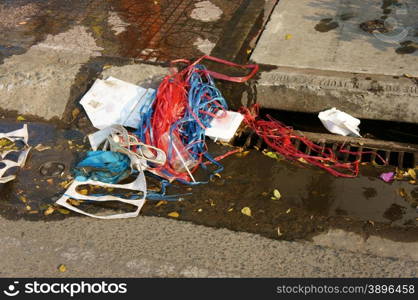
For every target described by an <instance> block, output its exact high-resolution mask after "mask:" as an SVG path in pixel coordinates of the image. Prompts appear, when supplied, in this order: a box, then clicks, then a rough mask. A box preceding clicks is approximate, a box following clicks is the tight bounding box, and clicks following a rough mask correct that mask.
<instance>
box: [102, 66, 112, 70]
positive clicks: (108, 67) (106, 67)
mask: <svg viewBox="0 0 418 300" xmlns="http://www.w3.org/2000/svg"><path fill="white" fill-rule="evenodd" d="M111 67H112V65H104V66H103V70H107V69H110V68H111Z"/></svg>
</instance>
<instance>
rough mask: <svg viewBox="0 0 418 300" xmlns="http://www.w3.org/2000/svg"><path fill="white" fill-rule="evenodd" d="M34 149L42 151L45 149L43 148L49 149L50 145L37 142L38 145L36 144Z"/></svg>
mask: <svg viewBox="0 0 418 300" xmlns="http://www.w3.org/2000/svg"><path fill="white" fill-rule="evenodd" d="M34 149H35V150H36V151H39V152H42V151H45V150H49V149H51V147H50V146H44V145H42V144H38V145H36V146H35V148H34Z"/></svg>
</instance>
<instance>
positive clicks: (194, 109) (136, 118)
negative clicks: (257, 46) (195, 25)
mask: <svg viewBox="0 0 418 300" xmlns="http://www.w3.org/2000/svg"><path fill="white" fill-rule="evenodd" d="M204 59H207V60H212V61H215V62H218V63H221V64H225V65H228V66H233V67H239V68H242V69H250V70H251V72H250V74H248V75H246V76H244V77H229V76H227V75H224V74H220V73H216V72H213V71H210V70H208V69H206V67H205V66H203V65H202V64H200V63H201V61H203V60H204ZM180 62H181V63H186V64H187V67H186V68H184V69H183V70H181V71H178V72H174V73H173V74H171V75H168V76H166V77H165V78H164V79H163V81H162V82H161V84H160V86H159V88H158V90H157V92H156V93H155V91H154V90H151V89H148V90H146V89H143V88H141V87H139V86H136V85H132V84H130V83H126V82H123V81H121V80H118V79H116V78H113V77H109V78H108V79H106V80H100V79H99V80H96V82H95V83H94V85H93V86H92V88H91V89H90V90H89V91H88V93H87V94H86V95H85V96H84V97H83V99H82V100H81V101H80V104H81V105H83V107H84V108H85V110H86V112H87V115H88V117H89V118H90V120H91V122H92V123H93V125H94V126H95V127H96V128H98V129H100V130H99V131H98V132H95V133H93V134H91V135H89V137H88V138H89V141H90V144H91V146H92V149H93V150H94V151H97V150H99V148H100V147H102V148H101V151H97V152H90V153H89V155H88V157H87V158H86V160H85V161H83V162H82V163H80V164H79V165H78V168H77V170H78V171H77V172H76V174H77V173H79V174H80V170H82V168H83V167H93V165H96V166H99V167H100V169H99V172H96V173H94V172H85V173H83V174H82V175H85V176H84V178H83V180H85V179H87V181H81V180H80V178H76V180H75V181H74V183H73V184H71V186H70V187H69V188H68V190H67V191H66V192H65V194H64V195H63V196H62V197H61V198H60V199H59V200H58V201H57V203H58V204H60V205H62V206H64V207H66V208H68V209H71V210H73V211H76V212H79V213H82V214H85V215H89V216H92V217H96V218H102V219H105V218H106V219H109V218H126V217H134V216H136V215H138V213H139V211H140V209H141V207H142V205H143V201H144V199H145V195H146V181H145V175H144V171H147V172H150V173H153V174H154V175H157V176H158V178H159V179H160V181H161V194H158V195H154V194H151V195H150V197H151V198H154V199H159V200H162V199H164V197H167V199H168V198H172V196H166V195H165V187H166V185H167V184H168V182H171V181H173V180H178V181H181V182H183V183H187V184H193V183H197V182H196V180H195V178H194V177H193V174H192V173H193V172H194V171H195V170H196V169H197V168H198V167H199V166H202V167H203V168H204V169H207V167H206V165H207V163H208V162H209V163H212V164H214V165H216V166H217V169H216V170H215V171H212V172H213V173H219V172H220V171H221V170H222V169H223V167H222V165H221V164H220V163H219V162H218V160H220V159H222V158H223V157H226V155H231V154H232V153H236V152H237V150H234V151H230V152H228V153H227V154H225V155H223V156H220V157H217V158H213V157H212V156H211V155H210V154H209V153H208V152H207V146H206V143H205V136H206V131H207V129H209V128H210V127H211V126H215V125H216V122H215V121H214V122H212V121H213V120H216V119H220V124H221V125H222V124H223V122H224V120H222V117H224V116H225V115H226V116H227V117H228V116H235V117H234V118H233V119H231V120H229V119H225V120H226V121H228V120H229V121H228V122H227V123H228V124H227V125H228V126H229V127H228V135H226V136H223V135H220V134H218V133H216V128H215V135H214V136H215V138H216V137H218V138H219V139H221V140H225V141H229V140H230V138H231V135H232V136H233V135H234V133H235V131H236V129H237V128H238V126H239V124H240V123H241V121H242V119H243V117H242V116H241V115H240V114H238V113H232V112H228V113H226V112H227V109H228V108H227V104H226V100H225V99H224V98H223V96H222V95H221V92H220V91H219V89H218V88H217V87H216V86H215V83H214V78H217V79H222V80H228V81H234V82H244V81H246V80H248V79H249V78H251V77H252V76H253V75H254V74H255V73H256V72H257V70H258V66H257V65H246V66H241V65H237V64H234V63H231V62H228V61H225V60H221V59H218V58H214V57H210V56H203V57H201V58H200V59H198V60H197V61H195V62H194V63H190V62H189V61H186V60H178V61H174V62H173V64H174V63H180ZM172 69H173V70H174V68H172ZM230 121H232V122H230ZM223 125H226V124H223ZM123 126H126V127H131V128H134V129H136V130H135V131H134V132H129V131H128V130H126V129H125V128H124V127H123ZM222 128H225V129H226V127H222ZM209 134H210V131H209ZM103 151H111V152H110V153H112V152H114V154H115V155H113V156H112V157H109V154H108V153H109V152H103ZM116 153H117V154H124V155H126V156H127V157H128V158H129V160H130V163H129V165H130V170H129V168H127V166H126V164H125V161H124V160H122V159H121V160H119V159H120V158H121V157H120V156H119V155H116ZM105 156H106V157H105ZM204 158H205V159H206V162H203V159H204ZM97 159H99V160H97ZM105 161H110V162H113V163H115V168H114V169H113V167H110V166H111V165H107V166H105V165H104V162H105ZM112 170H113V171H115V172H113V171H112ZM90 171H92V169H90ZM125 171H129V172H128V173H129V174H128V175H134V174H136V173H138V172H139V175H138V177H137V179H136V180H135V181H134V182H133V183H132V184H130V185H117V184H110V183H104V182H103V181H109V182H112V183H116V182H119V181H120V180H121V179H122V178H125V176H126V174H125V173H124V172H125ZM89 177H91V178H89ZM92 179H99V180H100V181H94V180H92ZM191 181H193V183H191ZM81 184H83V185H85V184H92V185H97V186H102V187H112V188H115V187H118V188H124V189H132V190H136V191H140V192H142V193H143V198H142V200H132V199H122V198H118V197H113V196H100V197H97V196H95V195H81V194H80V193H77V191H76V188H77V186H79V185H81ZM154 196H159V197H154ZM70 198H73V199H77V200H87V201H111V200H117V201H122V202H125V203H130V204H133V205H136V206H137V208H138V209H137V210H136V212H135V213H129V214H117V215H111V216H96V215H93V214H89V213H87V212H84V211H81V210H80V209H79V208H77V207H74V206H72V205H71V203H69V202H68V201H67V200H68V199H70ZM170 200H171V199H170Z"/></svg>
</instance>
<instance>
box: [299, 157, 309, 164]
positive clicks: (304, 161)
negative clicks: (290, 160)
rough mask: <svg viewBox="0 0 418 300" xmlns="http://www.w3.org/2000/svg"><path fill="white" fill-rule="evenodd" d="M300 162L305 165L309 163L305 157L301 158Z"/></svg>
mask: <svg viewBox="0 0 418 300" xmlns="http://www.w3.org/2000/svg"><path fill="white" fill-rule="evenodd" d="M298 161H300V162H301V163H303V164H307V163H308V162H307V161H306V160H305V159H304V158H303V157H301V158H299V159H298Z"/></svg>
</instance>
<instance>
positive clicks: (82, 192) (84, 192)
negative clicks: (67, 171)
mask: <svg viewBox="0 0 418 300" xmlns="http://www.w3.org/2000/svg"><path fill="white" fill-rule="evenodd" d="M78 193H79V194H81V195H87V194H88V193H89V191H88V190H87V189H82V190H79V191H78Z"/></svg>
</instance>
